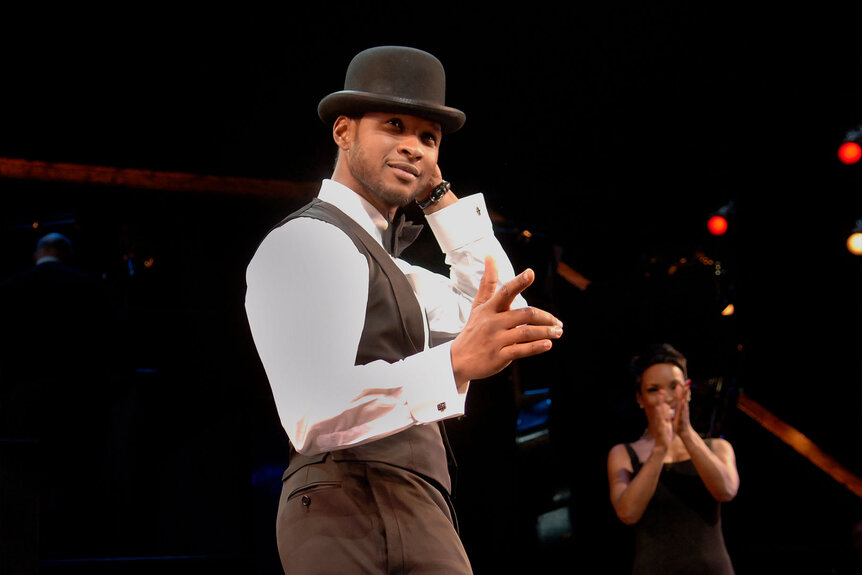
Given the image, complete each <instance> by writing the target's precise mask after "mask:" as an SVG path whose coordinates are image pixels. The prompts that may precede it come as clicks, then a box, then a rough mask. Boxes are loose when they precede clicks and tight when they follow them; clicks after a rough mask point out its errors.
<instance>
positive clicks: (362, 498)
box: [276, 457, 472, 575]
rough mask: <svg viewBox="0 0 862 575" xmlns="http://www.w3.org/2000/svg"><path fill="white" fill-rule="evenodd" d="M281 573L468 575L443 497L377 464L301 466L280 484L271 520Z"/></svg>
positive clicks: (410, 477)
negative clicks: (277, 499) (273, 520)
mask: <svg viewBox="0 0 862 575" xmlns="http://www.w3.org/2000/svg"><path fill="white" fill-rule="evenodd" d="M276 523H277V524H276V535H277V540H278V552H279V556H280V557H281V564H282V567H283V568H284V572H285V574H286V575H294V574H301V575H308V574H320V575H323V574H326V575H342V574H344V575H348V574H349V575H358V574H362V573H368V574H396V573H398V574H401V573H404V574H407V573H410V574H418V573H422V574H428V575H431V574H440V575H443V574H445V575H468V574H471V573H472V569H471V567H470V561H469V559H468V558H467V554H466V552H465V551H464V546H463V545H462V543H461V539H460V537H459V536H458V532H457V530H456V527H455V518H454V512H453V511H452V510H451V504H450V502H449V501H448V498H447V497H446V496H444V495H443V494H442V493H441V492H440V491H439V490H438V489H436V488H435V487H434V486H433V485H431V484H430V483H428V482H427V481H425V480H424V479H423V478H422V477H420V476H417V475H415V474H413V473H410V472H408V471H405V470H403V469H400V468H398V467H393V466H391V465H386V464H383V463H368V462H357V461H338V462H336V461H333V460H332V458H331V457H327V458H326V459H325V460H324V461H323V462H321V463H315V464H312V465H307V466H305V467H303V468H301V469H299V470H298V471H297V472H296V473H294V474H293V475H291V476H290V477H288V478H287V479H285V481H284V484H283V486H282V492H281V499H280V501H279V507H278V518H277V520H276Z"/></svg>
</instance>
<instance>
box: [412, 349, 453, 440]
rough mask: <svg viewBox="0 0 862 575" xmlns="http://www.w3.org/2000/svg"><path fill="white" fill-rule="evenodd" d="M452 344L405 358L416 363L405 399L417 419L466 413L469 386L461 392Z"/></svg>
mask: <svg viewBox="0 0 862 575" xmlns="http://www.w3.org/2000/svg"><path fill="white" fill-rule="evenodd" d="M451 347H452V342H447V343H444V344H441V345H438V346H437V347H432V348H431V349H427V350H425V351H424V352H422V353H418V354H416V355H413V356H411V357H408V358H407V359H406V360H404V361H405V362H407V361H409V362H410V363H413V364H414V365H413V366H411V372H415V373H416V374H418V377H417V379H416V380H414V381H412V382H411V383H410V384H409V385H407V386H405V388H404V389H405V394H404V399H405V401H406V402H407V407H408V409H410V414H411V415H412V416H413V418H414V419H415V420H416V422H417V423H431V422H433V421H439V420H441V419H447V418H450V417H456V416H459V415H464V408H465V404H466V401H467V390H466V389H465V390H464V393H460V392H459V391H458V386H457V385H456V384H455V375H454V374H453V373H452V352H451V350H450V348H451ZM413 368H415V370H414V369H413Z"/></svg>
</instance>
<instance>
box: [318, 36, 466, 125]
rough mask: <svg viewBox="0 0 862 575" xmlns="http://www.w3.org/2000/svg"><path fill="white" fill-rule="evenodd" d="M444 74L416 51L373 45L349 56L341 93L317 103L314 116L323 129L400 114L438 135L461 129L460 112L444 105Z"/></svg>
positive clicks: (429, 57) (428, 56)
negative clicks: (436, 128)
mask: <svg viewBox="0 0 862 575" xmlns="http://www.w3.org/2000/svg"><path fill="white" fill-rule="evenodd" d="M445 96H446V73H445V72H444V71H443V65H442V64H441V63H440V61H439V60H438V59H437V58H435V57H434V56H432V55H431V54H429V53H428V52H423V51H422V50H417V49H416V48H407V47H404V46H378V47H375V48H369V49H367V50H363V51H362V52H360V53H359V54H357V55H356V56H354V57H353V60H351V62H350V65H349V66H348V67H347V74H346V76H345V78H344V90H341V91H339V92H333V93H332V94H329V95H328V96H326V97H325V98H323V99H322V100H321V101H320V104H318V106H317V114H318V115H319V116H320V119H321V120H323V121H324V122H325V123H327V124H332V123H333V122H334V121H335V119H336V118H337V117H338V116H340V115H342V114H343V115H346V116H352V115H361V114H364V113H365V112H375V111H376V112H403V113H406V114H410V115H412V116H417V117H420V118H424V119H427V120H432V121H435V122H438V123H439V124H440V126H441V128H442V130H443V132H444V133H451V132H454V131H456V130H458V129H460V128H461V126H463V125H464V121H465V120H466V116H465V115H464V112H462V111H461V110H456V109H455V108H449V107H447V106H446V105H445V103H444V102H445V100H446V98H445Z"/></svg>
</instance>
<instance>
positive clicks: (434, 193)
mask: <svg viewBox="0 0 862 575" xmlns="http://www.w3.org/2000/svg"><path fill="white" fill-rule="evenodd" d="M451 187H452V185H451V184H450V183H449V182H447V181H446V180H443V181H442V182H440V183H439V184H437V187H436V188H434V189H433V190H431V193H430V194H428V197H427V198H425V199H424V200H422V201H419V200H416V203H417V204H418V205H419V207H420V208H422V209H423V210H424V209H425V208H427V207H428V206H430V205H431V204H436V203H437V202H439V201H440V198H442V197H443V196H445V195H446V192H448V191H449V189H450V188H451Z"/></svg>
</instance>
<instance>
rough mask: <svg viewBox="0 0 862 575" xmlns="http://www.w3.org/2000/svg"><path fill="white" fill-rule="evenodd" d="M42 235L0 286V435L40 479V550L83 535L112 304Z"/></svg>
mask: <svg viewBox="0 0 862 575" xmlns="http://www.w3.org/2000/svg"><path fill="white" fill-rule="evenodd" d="M72 262H73V250H72V244H71V242H70V241H69V239H68V238H67V237H65V236H64V235H62V234H58V233H50V234H47V235H45V236H44V237H42V238H41V239H40V240H39V241H38V243H37V245H36V250H35V253H34V265H33V266H32V267H30V268H28V269H26V270H24V271H22V272H19V273H17V274H14V275H12V276H11V277H9V278H8V279H6V280H5V281H4V282H2V283H0V326H2V335H0V338H2V339H0V426H2V427H0V437H2V438H3V439H4V440H5V441H7V442H16V443H17V444H28V445H31V446H32V448H31V449H32V450H33V451H34V452H35V457H34V458H32V459H33V461H35V466H36V469H35V472H36V473H37V475H38V477H39V479H40V489H39V492H38V495H39V507H40V521H39V530H40V533H39V539H40V547H41V549H40V554H41V555H42V556H43V557H45V556H57V555H69V554H72V553H75V552H78V551H79V550H80V552H81V553H84V552H85V551H84V550H83V549H82V542H84V541H87V540H92V539H93V538H94V537H93V533H92V528H93V527H94V525H95V524H96V523H97V520H96V517H95V516H96V515H97V509H98V505H97V504H96V503H97V498H98V497H99V480H100V478H101V466H102V464H103V462H104V459H103V456H104V450H105V445H106V443H105V442H106V439H107V410H108V406H109V404H110V401H111V398H112V396H111V394H110V385H111V366H112V361H113V359H112V358H113V353H112V350H113V347H112V344H111V342H112V341H114V340H116V338H117V334H116V333H115V332H114V331H113V321H114V319H115V315H114V308H113V306H112V305H111V302H110V298H109V297H108V294H107V292H106V290H105V289H104V286H103V285H102V283H101V282H100V280H98V279H97V278H94V277H91V276H90V275H88V274H86V273H84V272H83V271H81V270H79V269H77V268H75V267H73V265H72Z"/></svg>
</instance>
